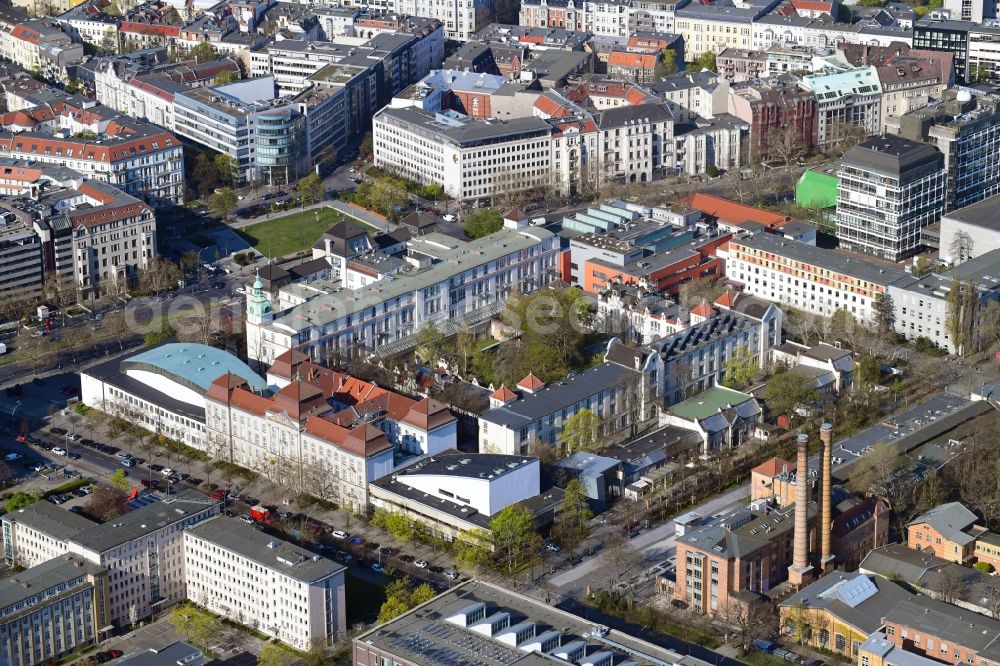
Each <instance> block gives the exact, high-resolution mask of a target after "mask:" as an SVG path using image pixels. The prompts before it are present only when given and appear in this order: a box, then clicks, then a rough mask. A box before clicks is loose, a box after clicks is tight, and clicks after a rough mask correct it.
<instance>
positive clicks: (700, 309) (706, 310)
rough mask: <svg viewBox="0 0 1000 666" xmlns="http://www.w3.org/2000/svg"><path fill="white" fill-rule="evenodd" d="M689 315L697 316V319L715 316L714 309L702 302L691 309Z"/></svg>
mask: <svg viewBox="0 0 1000 666" xmlns="http://www.w3.org/2000/svg"><path fill="white" fill-rule="evenodd" d="M691 314H693V315H697V316H699V317H711V316H712V315H714V314H715V308H713V307H712V306H711V305H709V304H708V303H705V302H704V301H702V302H701V303H699V304H698V305H696V306H694V307H693V308H691Z"/></svg>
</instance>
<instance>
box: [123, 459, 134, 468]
mask: <svg viewBox="0 0 1000 666" xmlns="http://www.w3.org/2000/svg"><path fill="white" fill-rule="evenodd" d="M134 466H135V460H133V459H132V458H122V467H134Z"/></svg>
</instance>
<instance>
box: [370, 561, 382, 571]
mask: <svg viewBox="0 0 1000 666" xmlns="http://www.w3.org/2000/svg"><path fill="white" fill-rule="evenodd" d="M372 571H374V572H375V573H385V567H383V566H382V565H381V564H379V563H378V562H374V563H372Z"/></svg>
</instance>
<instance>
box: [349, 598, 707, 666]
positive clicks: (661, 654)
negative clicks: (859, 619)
mask: <svg viewBox="0 0 1000 666" xmlns="http://www.w3.org/2000/svg"><path fill="white" fill-rule="evenodd" d="M487 654H493V655H496V657H495V659H496V660H497V661H498V662H502V663H505V664H513V663H515V662H520V663H521V664H524V665H525V666H528V665H529V664H530V665H531V666H557V664H565V663H567V662H569V663H581V664H587V663H589V664H594V665H595V666H596V665H598V664H610V663H622V664H626V663H630V662H634V663H639V664H683V665H684V666H708V664H709V663H711V662H707V661H704V660H702V659H699V658H697V657H692V656H690V655H683V654H680V653H677V652H674V651H672V650H668V649H666V648H662V647H659V646H656V645H653V644H651V643H647V642H645V641H642V640H639V639H637V638H633V637H632V636H629V635H628V634H624V633H622V632H620V631H617V630H609V629H608V628H607V627H603V626H596V627H595V626H594V623H593V622H592V621H589V620H586V619H584V618H582V617H580V616H578V615H574V614H572V613H569V612H566V611H563V610H559V609H558V608H556V607H554V606H552V605H550V604H546V603H543V602H542V601H537V600H535V599H532V598H530V597H527V596H525V595H522V594H519V593H517V592H513V591H511V590H508V589H506V588H503V587H500V586H498V585H495V584H493V583H488V582H485V581H479V580H477V581H469V582H465V583H462V584H461V585H459V586H457V587H454V588H452V589H450V590H448V591H447V592H445V593H443V594H441V595H438V596H437V597H435V598H434V599H433V600H431V601H429V602H427V603H425V604H421V605H420V606H418V607H416V608H414V609H412V610H410V611H408V612H406V613H404V614H403V615H400V616H399V617H397V618H395V619H393V620H392V621H391V622H389V623H387V624H384V625H381V626H379V627H377V628H375V629H372V630H370V631H368V632H366V633H363V634H361V635H359V636H357V637H355V638H354V641H353V643H352V658H353V662H354V663H359V664H391V663H393V662H395V663H399V664H408V665H411V666H450V665H453V664H456V663H462V662H471V661H475V660H482V658H483V655H487Z"/></svg>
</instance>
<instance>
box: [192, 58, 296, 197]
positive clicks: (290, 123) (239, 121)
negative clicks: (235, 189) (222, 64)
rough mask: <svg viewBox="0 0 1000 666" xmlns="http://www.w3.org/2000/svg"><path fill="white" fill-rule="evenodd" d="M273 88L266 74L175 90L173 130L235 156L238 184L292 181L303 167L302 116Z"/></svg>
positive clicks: (270, 183) (272, 83)
mask: <svg viewBox="0 0 1000 666" xmlns="http://www.w3.org/2000/svg"><path fill="white" fill-rule="evenodd" d="M274 86H275V83H274V78H273V77H269V76H266V77H262V78H258V79H248V80H246V81H239V82H237V83H230V84H227V85H222V86H214V87H204V88H195V89H193V90H188V91H185V92H181V93H178V94H177V95H175V97H174V126H175V130H176V132H177V133H178V134H179V135H181V136H183V137H186V138H188V139H190V140H191V141H194V142H195V143H198V144H200V145H202V146H205V147H206V148H210V149H211V150H214V151H217V152H219V153H222V154H225V155H229V156H230V157H232V158H233V159H234V160H236V162H237V164H238V166H237V174H236V175H237V178H238V182H240V183H254V182H258V183H261V184H263V185H267V186H284V185H290V184H293V183H295V182H297V181H298V179H299V178H300V177H301V176H302V175H303V174H304V173H305V172H306V171H307V170H308V165H307V162H308V160H307V155H306V154H305V148H306V145H307V143H306V137H305V120H304V119H303V117H302V115H301V114H300V113H299V110H298V107H297V106H296V105H295V104H294V103H292V102H291V101H288V100H284V99H276V98H275V92H274V91H275V87H274Z"/></svg>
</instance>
